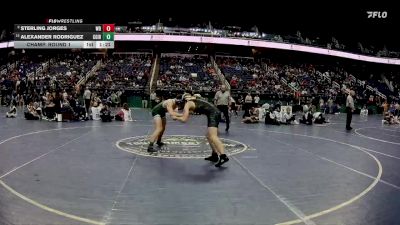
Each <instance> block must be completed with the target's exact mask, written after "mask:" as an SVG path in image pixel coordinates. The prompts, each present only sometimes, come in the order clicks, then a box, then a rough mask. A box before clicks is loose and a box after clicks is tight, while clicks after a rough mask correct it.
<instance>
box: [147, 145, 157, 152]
mask: <svg viewBox="0 0 400 225" xmlns="http://www.w3.org/2000/svg"><path fill="white" fill-rule="evenodd" d="M147 152H149V153H153V152H157V149H154V146H153V145H149V147H148V148H147Z"/></svg>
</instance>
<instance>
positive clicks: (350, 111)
mask: <svg viewBox="0 0 400 225" xmlns="http://www.w3.org/2000/svg"><path fill="white" fill-rule="evenodd" d="M346 113H347V118H346V129H349V128H350V124H351V119H352V118H353V112H352V110H351V108H350V107H346Z"/></svg>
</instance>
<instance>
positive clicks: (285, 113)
mask: <svg viewBox="0 0 400 225" xmlns="http://www.w3.org/2000/svg"><path fill="white" fill-rule="evenodd" d="M280 123H281V124H286V125H289V124H292V123H293V124H299V123H298V122H297V121H296V116H295V115H294V114H293V113H292V107H291V106H283V107H282V109H281V121H280Z"/></svg>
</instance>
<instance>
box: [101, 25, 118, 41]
mask: <svg viewBox="0 0 400 225" xmlns="http://www.w3.org/2000/svg"><path fill="white" fill-rule="evenodd" d="M114 29H115V27H114V24H103V35H102V36H103V37H102V40H103V41H113V40H114Z"/></svg>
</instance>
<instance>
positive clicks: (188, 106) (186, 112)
mask: <svg viewBox="0 0 400 225" xmlns="http://www.w3.org/2000/svg"><path fill="white" fill-rule="evenodd" d="M192 107H194V103H193V102H187V103H186V104H185V107H184V108H183V115H182V116H181V117H175V118H176V119H177V120H179V121H181V122H183V123H185V122H186V121H188V120H189V115H190V109H191V108H192Z"/></svg>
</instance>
